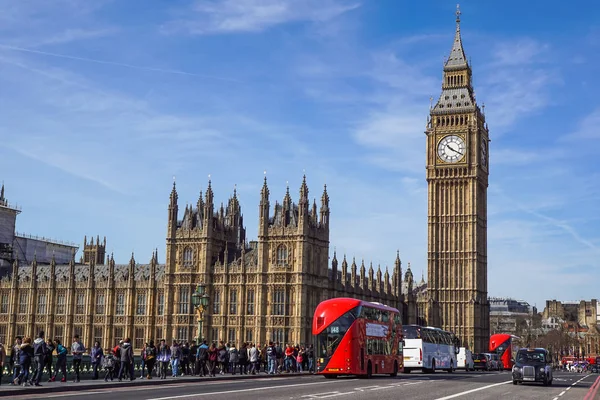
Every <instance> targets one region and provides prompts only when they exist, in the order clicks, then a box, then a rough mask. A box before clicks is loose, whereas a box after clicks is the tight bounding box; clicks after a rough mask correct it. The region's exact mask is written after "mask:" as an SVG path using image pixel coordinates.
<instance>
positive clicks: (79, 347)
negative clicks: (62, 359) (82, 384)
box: [71, 334, 85, 382]
mask: <svg viewBox="0 0 600 400" xmlns="http://www.w3.org/2000/svg"><path fill="white" fill-rule="evenodd" d="M83 353H85V346H84V345H83V343H81V340H79V335H78V334H75V335H73V343H72V344H71V354H72V355H73V371H75V380H74V381H73V382H79V370H80V369H81V360H82V359H83Z"/></svg>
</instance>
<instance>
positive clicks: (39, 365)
mask: <svg viewBox="0 0 600 400" xmlns="http://www.w3.org/2000/svg"><path fill="white" fill-rule="evenodd" d="M46 351H47V349H46V339H44V331H40V333H39V334H38V337H37V339H35V340H34V341H33V357H34V361H35V368H36V370H35V375H34V376H33V379H32V380H31V383H32V384H33V385H35V386H42V385H40V381H41V380H42V374H43V373H44V359H45V358H46Z"/></svg>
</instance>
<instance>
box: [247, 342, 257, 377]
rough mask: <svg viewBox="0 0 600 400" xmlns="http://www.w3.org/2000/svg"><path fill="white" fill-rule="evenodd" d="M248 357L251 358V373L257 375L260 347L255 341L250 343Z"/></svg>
mask: <svg viewBox="0 0 600 400" xmlns="http://www.w3.org/2000/svg"><path fill="white" fill-rule="evenodd" d="M248 358H249V360H250V373H251V374H252V375H256V366H257V365H258V349H257V348H256V346H255V345H254V343H252V344H251V345H250V349H249V350H248Z"/></svg>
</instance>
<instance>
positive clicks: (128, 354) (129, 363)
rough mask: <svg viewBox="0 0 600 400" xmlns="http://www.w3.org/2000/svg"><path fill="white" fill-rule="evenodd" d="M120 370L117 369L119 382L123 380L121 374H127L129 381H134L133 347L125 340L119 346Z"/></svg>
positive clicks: (127, 339)
mask: <svg viewBox="0 0 600 400" xmlns="http://www.w3.org/2000/svg"><path fill="white" fill-rule="evenodd" d="M120 347H121V368H119V382H121V379H122V378H123V372H125V371H127V372H129V380H130V381H134V380H135V374H134V371H133V346H131V343H130V339H129V338H126V339H125V340H123V344H121V346H120Z"/></svg>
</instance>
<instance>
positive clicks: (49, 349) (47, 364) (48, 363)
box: [44, 339, 54, 382]
mask: <svg viewBox="0 0 600 400" xmlns="http://www.w3.org/2000/svg"><path fill="white" fill-rule="evenodd" d="M53 353H54V344H53V343H52V340H50V339H48V340H47V341H46V355H45V356H44V368H45V369H46V371H48V378H49V380H48V382H50V379H51V378H52V354H53Z"/></svg>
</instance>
